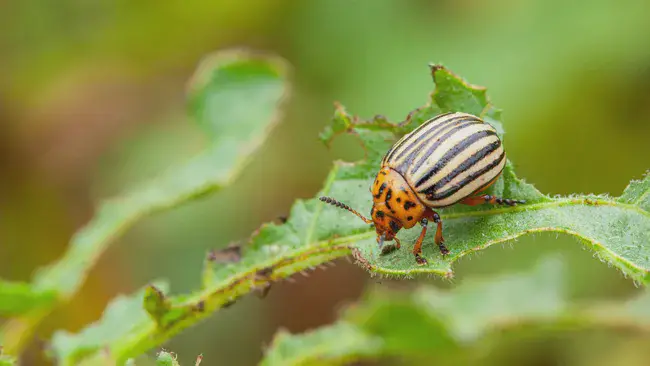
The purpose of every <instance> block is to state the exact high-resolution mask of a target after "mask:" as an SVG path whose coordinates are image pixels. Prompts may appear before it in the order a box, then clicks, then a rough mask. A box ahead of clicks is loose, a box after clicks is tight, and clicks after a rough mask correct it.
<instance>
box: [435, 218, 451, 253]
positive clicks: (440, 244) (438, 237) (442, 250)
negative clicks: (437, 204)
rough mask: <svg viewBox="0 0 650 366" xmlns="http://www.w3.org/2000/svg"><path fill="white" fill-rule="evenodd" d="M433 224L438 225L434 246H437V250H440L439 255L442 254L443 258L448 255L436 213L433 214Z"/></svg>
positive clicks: (440, 222)
mask: <svg viewBox="0 0 650 366" xmlns="http://www.w3.org/2000/svg"><path fill="white" fill-rule="evenodd" d="M432 216H433V222H434V223H436V224H438V227H437V228H436V236H435V239H434V240H435V242H436V245H438V249H440V253H442V255H443V256H445V255H447V254H449V249H447V247H446V246H445V238H443V237H442V219H441V218H440V215H438V213H437V212H434V213H433V215H432Z"/></svg>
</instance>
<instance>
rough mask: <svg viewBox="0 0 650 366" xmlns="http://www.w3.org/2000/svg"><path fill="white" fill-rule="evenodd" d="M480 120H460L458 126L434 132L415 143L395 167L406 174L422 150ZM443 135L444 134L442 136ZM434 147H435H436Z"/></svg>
mask: <svg viewBox="0 0 650 366" xmlns="http://www.w3.org/2000/svg"><path fill="white" fill-rule="evenodd" d="M476 123H479V122H475V121H472V120H468V119H465V120H463V121H460V122H458V123H457V124H456V126H454V127H452V128H451V129H448V130H444V129H443V130H441V131H438V132H436V133H435V134H433V135H432V136H429V137H428V141H424V142H422V143H417V144H414V145H417V146H416V147H415V148H414V149H412V150H411V151H410V152H409V154H408V156H407V157H406V158H404V159H402V163H401V164H400V165H399V166H396V167H395V170H396V171H397V172H398V173H400V174H406V173H407V172H408V171H409V168H410V167H411V166H412V165H413V160H414V159H415V158H416V157H417V156H418V155H419V154H420V153H421V152H422V150H423V149H424V148H426V147H431V146H432V145H436V146H435V147H437V145H439V144H440V143H441V142H442V141H441V140H442V139H446V138H447V136H449V135H450V134H452V133H453V132H454V130H458V129H462V128H463V127H464V126H467V125H473V124H476ZM441 135H442V136H441ZM435 147H434V149H435ZM432 151H433V150H430V152H428V153H427V154H425V155H424V156H425V158H426V157H427V156H429V155H431V153H432Z"/></svg>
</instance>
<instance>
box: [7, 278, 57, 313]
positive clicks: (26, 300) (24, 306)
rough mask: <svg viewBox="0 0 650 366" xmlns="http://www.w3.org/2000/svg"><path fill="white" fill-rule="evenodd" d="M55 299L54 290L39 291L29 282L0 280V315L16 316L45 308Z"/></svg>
mask: <svg viewBox="0 0 650 366" xmlns="http://www.w3.org/2000/svg"><path fill="white" fill-rule="evenodd" d="M55 300H56V293H55V292H54V291H48V290H44V291H39V290H36V289H34V288H33V287H32V286H31V285H30V284H29V283H23V282H9V281H3V280H0V316H16V315H20V314H24V313H27V312H30V311H34V310H37V309H41V308H47V307H49V306H51V305H52V303H54V301H55Z"/></svg>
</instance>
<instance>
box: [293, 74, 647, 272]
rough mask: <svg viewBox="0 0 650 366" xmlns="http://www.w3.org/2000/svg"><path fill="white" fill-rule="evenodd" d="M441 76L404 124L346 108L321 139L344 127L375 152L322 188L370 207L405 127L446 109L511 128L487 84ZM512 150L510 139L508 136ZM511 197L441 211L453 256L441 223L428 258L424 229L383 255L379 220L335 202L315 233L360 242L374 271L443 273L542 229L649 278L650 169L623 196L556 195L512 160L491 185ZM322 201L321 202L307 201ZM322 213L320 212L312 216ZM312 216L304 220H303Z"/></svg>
mask: <svg viewBox="0 0 650 366" xmlns="http://www.w3.org/2000/svg"><path fill="white" fill-rule="evenodd" d="M431 71H432V76H433V80H434V82H435V84H436V88H435V90H434V92H433V93H432V94H431V98H430V103H429V104H427V105H425V106H424V107H422V108H420V109H417V110H415V111H413V112H412V113H411V114H409V116H408V118H407V119H406V120H405V121H404V122H403V123H400V124H397V123H390V122H387V121H386V120H385V119H384V118H378V117H376V118H374V119H372V120H370V121H363V120H360V119H358V118H356V117H352V116H350V115H348V114H347V113H346V112H345V111H344V110H343V108H342V107H340V106H339V107H338V108H337V111H336V114H335V118H334V121H333V122H332V124H331V125H330V126H329V127H328V128H327V129H326V130H325V131H324V132H323V134H322V135H321V138H322V139H323V140H324V141H325V142H326V143H329V142H330V141H331V140H332V139H333V138H335V137H336V136H337V135H339V134H343V133H349V134H352V135H354V136H356V137H357V138H358V140H359V141H360V142H361V143H362V145H363V147H364V148H365V151H366V158H365V160H363V161H361V162H357V163H354V164H351V163H346V162H337V163H336V165H335V166H334V169H333V170H332V173H331V174H330V176H329V178H328V180H327V182H326V183H325V187H324V188H323V190H322V192H321V194H322V195H327V196H331V197H334V198H336V199H338V200H340V201H342V202H344V203H346V204H348V205H349V206H350V207H352V208H354V209H356V210H357V211H359V212H362V213H364V212H367V213H369V212H370V208H371V206H372V199H371V198H372V197H371V196H370V193H369V192H368V191H369V188H370V186H371V184H372V181H373V179H374V176H375V174H376V173H377V171H378V169H379V166H380V161H381V158H382V157H383V154H384V153H385V152H386V151H387V150H388V149H389V148H390V146H391V144H392V143H394V142H395V141H396V140H397V139H398V138H399V137H400V136H401V135H403V134H404V133H406V132H408V131H410V130H411V129H413V128H415V127H416V126H418V125H419V124H421V123H422V122H424V121H425V120H427V119H429V118H431V117H434V116H436V115H437V114H440V113H443V112H453V111H462V112H468V113H473V114H476V115H479V116H481V117H483V118H484V120H485V121H486V122H487V123H491V124H493V125H494V126H495V127H496V128H497V130H499V131H501V135H502V136H503V126H502V123H501V113H500V111H499V110H498V109H496V108H495V107H494V106H493V105H492V104H491V103H490V102H489V99H488V98H487V96H486V90H485V89H484V88H482V87H477V86H473V85H470V84H468V83H466V82H465V81H463V80H462V79H461V78H459V77H458V76H456V75H454V74H453V73H452V72H450V71H449V70H447V69H446V68H444V67H442V66H438V65H434V66H432V67H431ZM504 141H505V142H504V144H505V147H506V150H507V139H505V140H504ZM488 193H489V194H492V195H496V196H499V197H503V198H512V199H523V200H526V201H527V203H526V204H523V205H518V206H516V207H497V206H492V205H480V206H473V207H470V206H464V205H455V206H452V207H449V208H445V209H441V210H439V213H440V215H441V217H442V220H443V233H444V237H445V239H446V245H447V247H448V248H449V249H450V251H451V253H450V255H448V256H446V257H445V258H443V257H442V255H441V254H440V252H439V250H438V248H437V247H436V245H435V244H433V233H434V232H435V228H433V229H430V230H429V231H428V233H427V237H426V238H425V244H424V245H423V255H424V257H425V258H426V259H427V260H428V264H427V265H424V266H419V265H417V264H416V262H415V260H414V258H413V254H412V253H411V252H410V247H411V245H412V243H414V242H415V240H416V239H417V237H418V235H419V233H420V230H419V229H417V228H413V229H411V230H402V231H401V232H400V233H399V235H398V238H399V239H401V241H402V243H403V244H404V243H406V244H407V245H404V246H403V247H402V248H401V249H400V250H396V251H393V252H392V253H389V254H386V255H380V253H379V250H378V248H377V245H376V243H375V236H376V235H375V233H374V230H373V229H372V228H371V227H368V225H366V224H364V223H363V222H362V221H361V220H358V219H356V218H354V216H352V215H351V214H350V213H347V212H344V211H342V210H338V209H336V208H334V207H330V206H328V207H324V208H315V211H316V212H320V215H319V216H318V217H316V219H317V220H318V221H317V222H313V223H312V225H313V226H314V230H313V231H312V234H313V235H310V236H307V237H306V239H309V240H325V239H327V238H334V237H336V238H337V241H339V242H343V241H344V242H346V243H348V244H349V245H350V246H352V247H354V248H355V257H356V258H357V260H358V262H359V263H360V264H361V265H362V266H364V267H365V268H367V269H368V270H369V271H370V272H372V273H377V274H383V275H395V276H401V277H404V276H411V275H414V274H418V273H435V274H439V275H443V276H448V277H449V276H452V275H453V273H452V264H453V263H454V262H455V261H456V260H458V259H459V258H461V257H463V256H465V255H468V254H470V253H472V252H474V251H477V250H481V249H484V248H487V247H488V246H490V245H493V244H497V243H502V242H504V241H508V240H513V239H515V238H517V237H519V236H522V235H525V234H529V233H536V232H557V233H562V234H568V235H571V236H574V237H576V238H578V239H579V240H580V241H581V242H583V243H584V244H585V245H587V246H588V247H589V248H591V249H592V250H593V251H595V253H596V254H597V256H598V257H599V258H600V259H601V260H603V261H606V262H608V263H610V264H611V265H613V266H614V267H616V268H618V269H619V270H621V271H622V272H623V273H624V274H625V275H627V276H629V277H630V278H632V279H633V280H635V281H637V282H639V283H647V282H648V281H650V213H649V206H650V176H648V175H646V176H645V177H644V179H643V180H641V181H633V182H632V183H630V186H629V187H628V188H627V189H626V190H625V192H624V193H623V195H622V196H621V197H620V198H612V197H609V196H606V195H572V196H569V197H553V198H551V197H548V196H546V195H544V194H542V193H540V192H539V191H538V190H537V189H535V187H533V186H532V185H530V184H528V183H526V182H525V181H523V180H522V179H519V178H517V176H516V175H515V173H514V171H513V167H512V164H511V163H510V162H508V164H507V166H506V168H505V169H504V172H503V174H502V176H501V178H499V180H498V181H497V182H496V183H495V185H494V186H493V187H491V188H490V190H489V191H488ZM310 204H313V201H309V202H307V203H305V205H310ZM312 218H313V217H312ZM302 220H304V219H302Z"/></svg>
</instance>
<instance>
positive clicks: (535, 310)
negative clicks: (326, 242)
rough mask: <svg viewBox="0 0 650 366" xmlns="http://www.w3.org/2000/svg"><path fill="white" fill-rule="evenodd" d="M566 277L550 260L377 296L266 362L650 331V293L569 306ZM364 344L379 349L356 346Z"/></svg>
mask: <svg viewBox="0 0 650 366" xmlns="http://www.w3.org/2000/svg"><path fill="white" fill-rule="evenodd" d="M563 271H564V267H563V263H562V262H561V261H559V260H557V259H555V258H547V259H546V260H543V261H541V263H539V264H538V265H537V267H536V268H534V269H533V270H531V271H530V272H527V273H513V274H507V275H502V276H496V277H492V278H489V279H483V280H473V281H465V282H463V283H461V284H459V285H458V286H456V287H455V288H454V289H453V290H447V291H441V290H438V289H436V288H433V287H429V286H422V287H419V288H417V289H416V290H415V291H396V290H387V289H381V290H375V291H371V292H370V293H369V294H367V296H366V297H365V299H363V300H362V301H361V302H360V303H359V304H355V305H354V306H352V307H350V308H349V309H347V310H346V311H345V312H344V313H343V314H342V317H341V320H339V322H337V323H335V324H333V325H329V326H325V327H322V328H319V329H315V330H313V331H311V332H309V333H305V334H296V335H290V334H287V333H285V332H280V333H278V334H277V335H276V337H275V339H274V341H273V343H272V345H271V347H270V348H269V349H268V350H267V352H266V355H265V358H264V360H263V361H262V363H261V364H262V365H264V366H274V365H287V366H293V365H317V364H329V363H327V362H331V363H332V364H339V363H341V362H343V361H345V360H362V359H390V358H399V359H401V360H402V361H404V360H411V361H414V362H411V363H412V364H433V363H436V362H435V360H438V358H440V357H445V358H460V359H463V357H469V355H475V354H477V353H476V351H474V350H473V347H476V346H477V345H478V344H479V342H480V341H481V340H483V339H487V338H490V337H491V335H492V334H494V333H495V332H508V331H514V330H516V329H517V328H518V327H521V326H524V325H526V326H542V327H546V328H545V329H552V330H553V331H556V332H564V331H567V330H579V329H592V328H600V327H603V328H614V329H620V328H621V327H625V328H629V329H633V330H636V331H639V332H643V333H650V296H648V295H649V294H650V293H648V292H647V291H644V292H643V293H642V294H640V295H639V296H637V297H636V298H633V299H632V300H628V301H627V302H616V303H596V304H589V305H587V306H584V305H581V304H575V303H571V302H569V301H567V300H566V297H565V293H564V290H563V286H562V278H563V275H562V273H563ZM548 325H558V326H557V327H547V326H548ZM561 325H569V326H570V327H566V326H565V327H563V326H561ZM353 337H356V339H351V338H353ZM340 339H345V341H344V342H340V341H337V340H340ZM364 342H366V343H368V342H372V344H374V345H375V347H365V348H364V347H352V346H350V345H354V344H363V343H364ZM415 360H417V362H415ZM411 363H409V364H411ZM459 364H465V363H463V362H460V363H459Z"/></svg>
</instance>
